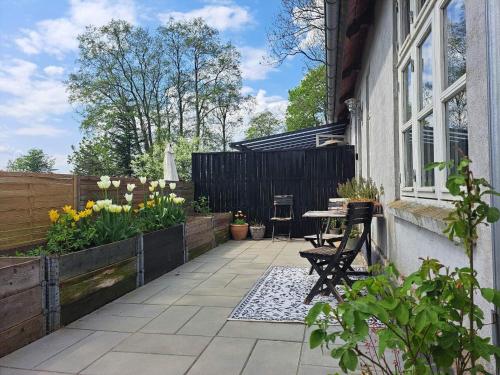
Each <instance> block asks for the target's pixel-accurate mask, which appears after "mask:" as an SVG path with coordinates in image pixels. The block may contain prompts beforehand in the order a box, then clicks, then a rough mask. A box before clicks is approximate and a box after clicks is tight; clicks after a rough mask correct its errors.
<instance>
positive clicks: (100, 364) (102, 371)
mask: <svg viewBox="0 0 500 375" xmlns="http://www.w3.org/2000/svg"><path fill="white" fill-rule="evenodd" d="M195 359H196V357H189V356H176V355H161V354H145V353H124V352H110V353H107V354H105V355H104V356H103V357H102V358H100V359H99V360H97V361H96V362H94V363H93V364H92V365H91V366H89V367H88V368H87V369H86V370H84V371H82V372H81V373H82V374H84V375H138V374H140V375H181V374H184V373H185V372H186V370H187V369H188V368H189V366H191V364H192V363H193V362H194V360H195Z"/></svg>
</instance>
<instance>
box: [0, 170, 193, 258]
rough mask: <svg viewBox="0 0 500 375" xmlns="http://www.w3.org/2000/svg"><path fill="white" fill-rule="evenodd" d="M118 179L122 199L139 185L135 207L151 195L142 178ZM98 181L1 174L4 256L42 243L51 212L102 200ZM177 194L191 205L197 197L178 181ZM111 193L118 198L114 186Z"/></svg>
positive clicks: (0, 243)
mask: <svg viewBox="0 0 500 375" xmlns="http://www.w3.org/2000/svg"><path fill="white" fill-rule="evenodd" d="M118 178H119V179H120V180H121V181H122V182H121V185H120V189H119V196H120V199H123V194H124V193H125V192H126V190H127V183H134V184H135V185H136V189H135V190H134V204H137V203H138V202H141V201H142V200H143V197H144V193H147V194H149V191H148V190H147V187H146V186H144V185H142V184H141V183H140V182H139V180H138V179H135V178H128V177H117V179H118ZM112 179H113V178H112ZM98 180H99V177H96V176H75V175H70V174H52V173H51V174H42V173H19V172H1V171H0V254H2V253H6V252H8V251H9V250H13V249H25V248H29V247H31V246H34V245H36V244H39V243H42V242H43V241H44V239H45V234H46V233H47V229H48V228H49V225H50V221H49V217H48V215H47V212H48V211H49V210H50V209H52V208H55V209H60V208H61V207H62V206H64V205H66V204H70V205H72V206H74V207H78V208H79V209H81V208H82V207H83V206H84V205H85V203H86V202H87V200H96V199H101V198H102V197H101V196H100V191H99V188H98V187H97V184H96V182H97V181H98ZM175 193H176V194H177V195H179V196H181V197H183V198H185V199H186V201H188V202H190V201H192V200H193V195H194V193H193V185H192V184H191V183H190V182H178V183H177V187H176V189H175ZM109 194H111V196H112V197H113V199H116V195H115V194H116V190H115V189H114V188H113V187H112V188H111V189H110V190H109ZM123 203H124V200H123ZM9 252H10V251H9Z"/></svg>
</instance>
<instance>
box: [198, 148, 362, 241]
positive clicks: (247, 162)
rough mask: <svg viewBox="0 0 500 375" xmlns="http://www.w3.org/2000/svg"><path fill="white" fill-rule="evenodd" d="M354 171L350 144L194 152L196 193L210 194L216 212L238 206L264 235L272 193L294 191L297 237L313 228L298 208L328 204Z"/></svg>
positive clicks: (294, 229) (311, 231) (292, 192)
mask: <svg viewBox="0 0 500 375" xmlns="http://www.w3.org/2000/svg"><path fill="white" fill-rule="evenodd" d="M353 176H354V148H353V146H338V147H332V148H322V149H308V150H289V151H264V152H217V153H196V154H193V182H194V191H195V198H198V197H200V196H206V197H208V198H209V202H210V208H211V209H212V210H213V211H214V212H224V211H237V210H242V211H243V212H245V213H246V214H247V216H248V220H249V221H250V222H252V221H259V222H262V223H264V224H265V225H266V227H267V231H266V234H267V235H269V234H270V228H271V225H270V222H269V217H270V213H271V208H272V204H273V196H274V195H279V194H291V195H293V196H294V216H295V219H294V221H293V224H292V235H293V236H294V237H301V236H303V235H305V234H312V233H314V223H313V222H311V221H310V219H303V218H302V214H303V213H304V212H306V211H309V210H326V209H327V206H328V198H333V197H337V185H338V184H339V183H342V182H345V181H346V180H347V179H350V178H352V177H353Z"/></svg>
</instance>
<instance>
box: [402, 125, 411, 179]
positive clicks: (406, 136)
mask: <svg viewBox="0 0 500 375" xmlns="http://www.w3.org/2000/svg"><path fill="white" fill-rule="evenodd" d="M403 143H404V145H403V147H404V173H405V179H404V186H406V187H409V186H413V153H412V152H413V146H412V143H413V141H412V131H411V127H410V128H408V129H406V130H405V131H404V132H403Z"/></svg>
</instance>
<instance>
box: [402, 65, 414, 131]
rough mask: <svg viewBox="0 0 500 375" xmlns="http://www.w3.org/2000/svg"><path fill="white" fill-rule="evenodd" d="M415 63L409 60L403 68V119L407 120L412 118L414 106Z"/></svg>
mask: <svg viewBox="0 0 500 375" xmlns="http://www.w3.org/2000/svg"><path fill="white" fill-rule="evenodd" d="M412 71H413V63H412V62H409V63H408V65H407V66H406V68H405V69H404V70H403V120H404V122H407V121H409V120H410V119H411V113H412V108H411V107H412V106H411V96H412V92H413V77H412V75H413V72H412Z"/></svg>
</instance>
